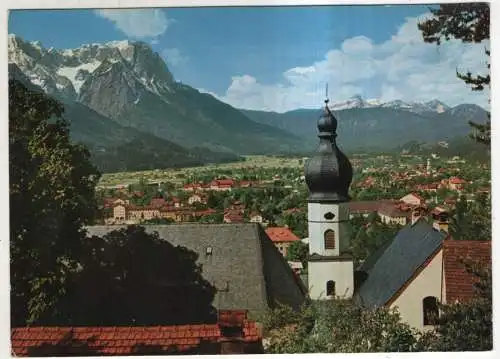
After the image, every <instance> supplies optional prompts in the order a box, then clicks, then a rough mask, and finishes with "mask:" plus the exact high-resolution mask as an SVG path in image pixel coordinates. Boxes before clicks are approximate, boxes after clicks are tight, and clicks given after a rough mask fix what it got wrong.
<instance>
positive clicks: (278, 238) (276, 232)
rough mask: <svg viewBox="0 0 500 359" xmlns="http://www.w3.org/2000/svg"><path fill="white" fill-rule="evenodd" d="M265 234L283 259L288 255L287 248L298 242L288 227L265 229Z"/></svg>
mask: <svg viewBox="0 0 500 359" xmlns="http://www.w3.org/2000/svg"><path fill="white" fill-rule="evenodd" d="M266 234H267V236H268V237H269V239H271V241H272V242H273V243H274V245H275V246H276V248H278V250H279V251H280V253H281V254H282V255H283V257H286V256H287V255H288V247H290V245H291V244H292V243H293V242H295V241H300V238H299V237H297V236H296V235H295V234H294V233H293V232H292V231H291V230H290V228H288V227H268V228H266Z"/></svg>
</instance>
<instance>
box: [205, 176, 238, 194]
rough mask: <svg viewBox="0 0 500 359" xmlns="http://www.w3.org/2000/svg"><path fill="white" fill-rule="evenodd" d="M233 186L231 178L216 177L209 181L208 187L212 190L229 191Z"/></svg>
mask: <svg viewBox="0 0 500 359" xmlns="http://www.w3.org/2000/svg"><path fill="white" fill-rule="evenodd" d="M234 186H235V182H234V180H232V179H218V180H213V181H212V182H210V189H211V190H213V191H230V190H231V189H232V188H233V187H234Z"/></svg>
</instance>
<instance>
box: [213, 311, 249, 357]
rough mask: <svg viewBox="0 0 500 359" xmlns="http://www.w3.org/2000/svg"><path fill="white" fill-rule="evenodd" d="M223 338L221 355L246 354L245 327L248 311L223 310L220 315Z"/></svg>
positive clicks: (221, 340)
mask: <svg viewBox="0 0 500 359" xmlns="http://www.w3.org/2000/svg"><path fill="white" fill-rule="evenodd" d="M218 314H219V315H218V321H217V324H218V325H219V329H220V332H221V338H220V340H219V342H220V345H221V352H220V353H221V354H244V352H245V342H244V338H243V337H244V336H245V333H244V330H243V329H244V326H245V321H246V319H247V311H246V310H221V311H219V313H218Z"/></svg>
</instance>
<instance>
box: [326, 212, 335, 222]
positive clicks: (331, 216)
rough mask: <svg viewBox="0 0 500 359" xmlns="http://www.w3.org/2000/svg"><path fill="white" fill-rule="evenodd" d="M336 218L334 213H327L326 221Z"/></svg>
mask: <svg viewBox="0 0 500 359" xmlns="http://www.w3.org/2000/svg"><path fill="white" fill-rule="evenodd" d="M334 218H335V215H334V214H333V213H332V212H328V213H325V219H327V220H329V221H331V220H332V219H334Z"/></svg>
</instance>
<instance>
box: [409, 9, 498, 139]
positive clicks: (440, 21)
mask: <svg viewBox="0 0 500 359" xmlns="http://www.w3.org/2000/svg"><path fill="white" fill-rule="evenodd" d="M430 11H431V13H432V15H433V16H432V18H430V19H428V20H426V21H423V22H422V23H420V24H418V29H419V30H420V31H421V32H422V36H423V38H424V41H425V42H429V43H436V44H438V45H439V44H440V43H441V42H442V41H443V40H445V41H448V40H450V39H452V38H453V39H457V40H460V41H462V42H465V43H481V42H483V41H484V40H489V39H490V5H489V4H488V3H463V4H442V5H439V8H438V9H430ZM485 54H486V56H487V57H488V65H487V67H488V74H486V75H481V74H477V75H473V74H472V73H471V72H470V71H469V72H467V73H459V72H458V71H457V77H458V78H459V79H461V80H463V81H464V82H465V83H466V84H467V85H470V86H471V87H472V90H473V91H483V90H484V89H485V87H488V88H489V86H490V74H489V70H490V64H489V57H490V50H489V49H487V48H486V49H485ZM469 124H470V126H471V127H472V129H473V132H472V134H471V137H472V138H474V139H475V140H476V141H477V142H480V143H483V144H486V145H488V146H489V145H490V143H491V132H490V127H491V123H490V120H488V121H487V123H485V124H479V123H475V122H472V121H470V122H469Z"/></svg>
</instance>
